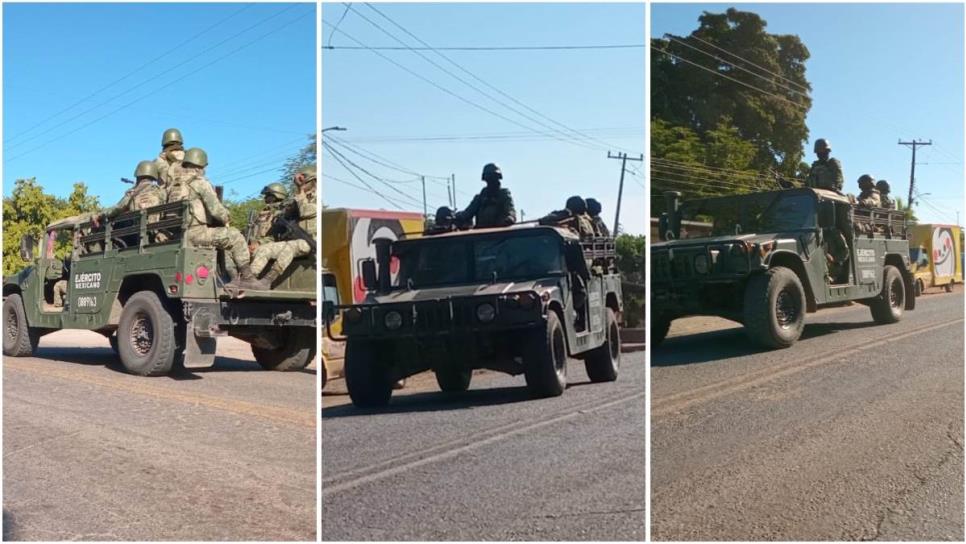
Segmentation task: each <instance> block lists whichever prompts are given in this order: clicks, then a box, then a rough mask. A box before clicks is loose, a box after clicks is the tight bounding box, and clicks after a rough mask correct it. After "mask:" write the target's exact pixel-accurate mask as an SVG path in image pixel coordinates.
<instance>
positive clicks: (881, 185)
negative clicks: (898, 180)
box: [875, 179, 892, 193]
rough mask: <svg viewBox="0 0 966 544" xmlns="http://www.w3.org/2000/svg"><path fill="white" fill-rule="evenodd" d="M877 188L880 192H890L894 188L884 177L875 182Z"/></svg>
mask: <svg viewBox="0 0 966 544" xmlns="http://www.w3.org/2000/svg"><path fill="white" fill-rule="evenodd" d="M875 188H876V189H878V190H879V192H880V193H888V192H889V191H891V190H892V188H891V187H889V182H888V181H886V180H884V179H880V180H879V181H877V182H876V184H875Z"/></svg>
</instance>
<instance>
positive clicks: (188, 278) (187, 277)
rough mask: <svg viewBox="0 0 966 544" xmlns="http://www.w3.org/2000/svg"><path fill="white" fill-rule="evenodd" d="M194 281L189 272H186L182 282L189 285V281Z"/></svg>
mask: <svg viewBox="0 0 966 544" xmlns="http://www.w3.org/2000/svg"><path fill="white" fill-rule="evenodd" d="M194 281H195V277H194V276H192V275H191V274H188V275H187V276H185V277H184V282H185V283H187V284H188V285H191V283H192V282H194Z"/></svg>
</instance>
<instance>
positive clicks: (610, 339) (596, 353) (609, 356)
mask: <svg viewBox="0 0 966 544" xmlns="http://www.w3.org/2000/svg"><path fill="white" fill-rule="evenodd" d="M605 324H606V326H607V340H606V341H605V342H604V344H603V345H602V346H600V347H598V348H595V349H593V350H591V351H590V353H588V354H587V356H586V357H585V358H584V368H586V369H587V377H588V378H590V381H592V382H594V383H600V382H612V381H614V380H616V379H617V373H618V372H619V371H620V367H621V334H620V328H619V327H618V326H617V316H616V315H615V314H614V310H613V309H611V308H607V319H606V320H605Z"/></svg>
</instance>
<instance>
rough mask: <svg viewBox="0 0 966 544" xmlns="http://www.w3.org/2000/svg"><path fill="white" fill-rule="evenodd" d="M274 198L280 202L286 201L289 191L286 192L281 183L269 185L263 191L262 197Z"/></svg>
mask: <svg viewBox="0 0 966 544" xmlns="http://www.w3.org/2000/svg"><path fill="white" fill-rule="evenodd" d="M269 195H271V196H274V197H275V198H277V199H279V200H285V199H286V198H288V191H286V190H285V186H284V185H282V184H281V183H269V184H268V185H266V186H265V188H264V189H262V196H269Z"/></svg>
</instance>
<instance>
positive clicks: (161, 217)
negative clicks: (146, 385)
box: [3, 202, 317, 376]
mask: <svg viewBox="0 0 966 544" xmlns="http://www.w3.org/2000/svg"><path fill="white" fill-rule="evenodd" d="M186 211H187V203H186V202H175V203H170V204H162V205H160V206H156V207H153V208H149V209H147V210H142V211H140V212H131V213H125V214H122V215H119V216H117V217H115V218H114V219H113V220H111V221H105V222H104V223H101V224H100V225H99V226H94V225H93V224H92V223H91V221H90V217H89V216H78V217H73V218H69V219H65V220H61V221H57V222H55V223H52V224H50V225H49V226H48V227H47V229H46V235H45V238H44V242H43V244H42V246H41V251H40V254H39V256H36V258H35V251H36V247H35V246H36V241H35V240H33V239H31V237H29V236H25V237H24V239H23V240H21V248H20V251H21V256H22V257H23V258H24V260H26V261H29V262H32V263H33V264H32V265H30V266H27V267H26V268H24V269H23V270H21V271H20V272H18V273H16V274H13V275H11V276H9V277H7V278H4V282H3V319H4V324H5V328H4V334H3V353H4V354H5V355H10V356H14V357H24V356H29V355H31V354H32V353H33V352H34V350H35V349H36V348H37V343H38V341H39V339H40V337H41V336H43V335H45V334H48V333H51V332H54V331H57V330H60V329H86V330H92V331H96V332H99V333H101V334H103V335H104V336H106V337H108V338H109V339H110V341H111V346H112V347H113V348H114V350H115V351H116V352H117V354H118V356H119V357H120V360H121V362H122V363H123V365H124V368H125V369H127V370H128V371H129V372H131V373H133V374H139V375H142V376H155V375H161V374H166V373H168V372H169V371H170V370H171V369H172V368H175V367H179V366H186V367H201V366H210V365H211V364H213V362H214V358H215V347H216V341H217V337H219V336H234V337H236V338H239V339H242V340H244V341H245V342H248V343H249V344H251V346H252V353H253V354H254V356H255V359H256V360H257V361H258V363H259V364H261V366H262V367H264V368H266V369H272V370H298V369H302V368H304V367H305V366H306V365H308V364H309V363H310V362H311V361H312V359H313V357H314V356H315V350H316V339H315V327H316V305H315V300H316V297H315V285H316V277H317V272H316V265H315V259H314V258H312V257H307V258H302V259H298V260H296V261H295V263H293V265H292V266H291V267H290V268H289V270H288V271H286V273H285V274H284V275H283V276H281V277H280V278H279V279H278V280H277V281H276V283H275V285H274V286H273V289H272V290H270V291H247V292H245V293H238V292H235V293H233V292H231V291H229V290H227V289H226V288H225V287H224V284H225V283H226V279H225V277H224V276H223V271H224V266H223V265H221V266H219V264H218V261H223V259H224V258H223V256H221V257H219V255H218V252H217V251H216V250H214V249H203V248H196V247H189V246H188V244H186V243H185V242H184V241H183V236H182V233H183V232H184V225H185V224H186V220H187V213H186ZM151 221H153V222H151ZM58 241H59V242H60V243H61V244H66V245H67V246H68V247H69V248H70V254H69V256H65V258H64V259H63V260H62V261H61V260H60V259H58V258H57V257H56V256H55V247H56V244H57V243H58ZM51 270H54V271H61V272H60V273H59V274H57V273H54V274H51V273H50V271H51ZM62 280H66V282H67V286H68V287H67V296H66V299H65V303H64V304H63V306H55V305H54V299H53V297H54V285H55V284H56V283H57V282H58V281H62Z"/></svg>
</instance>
